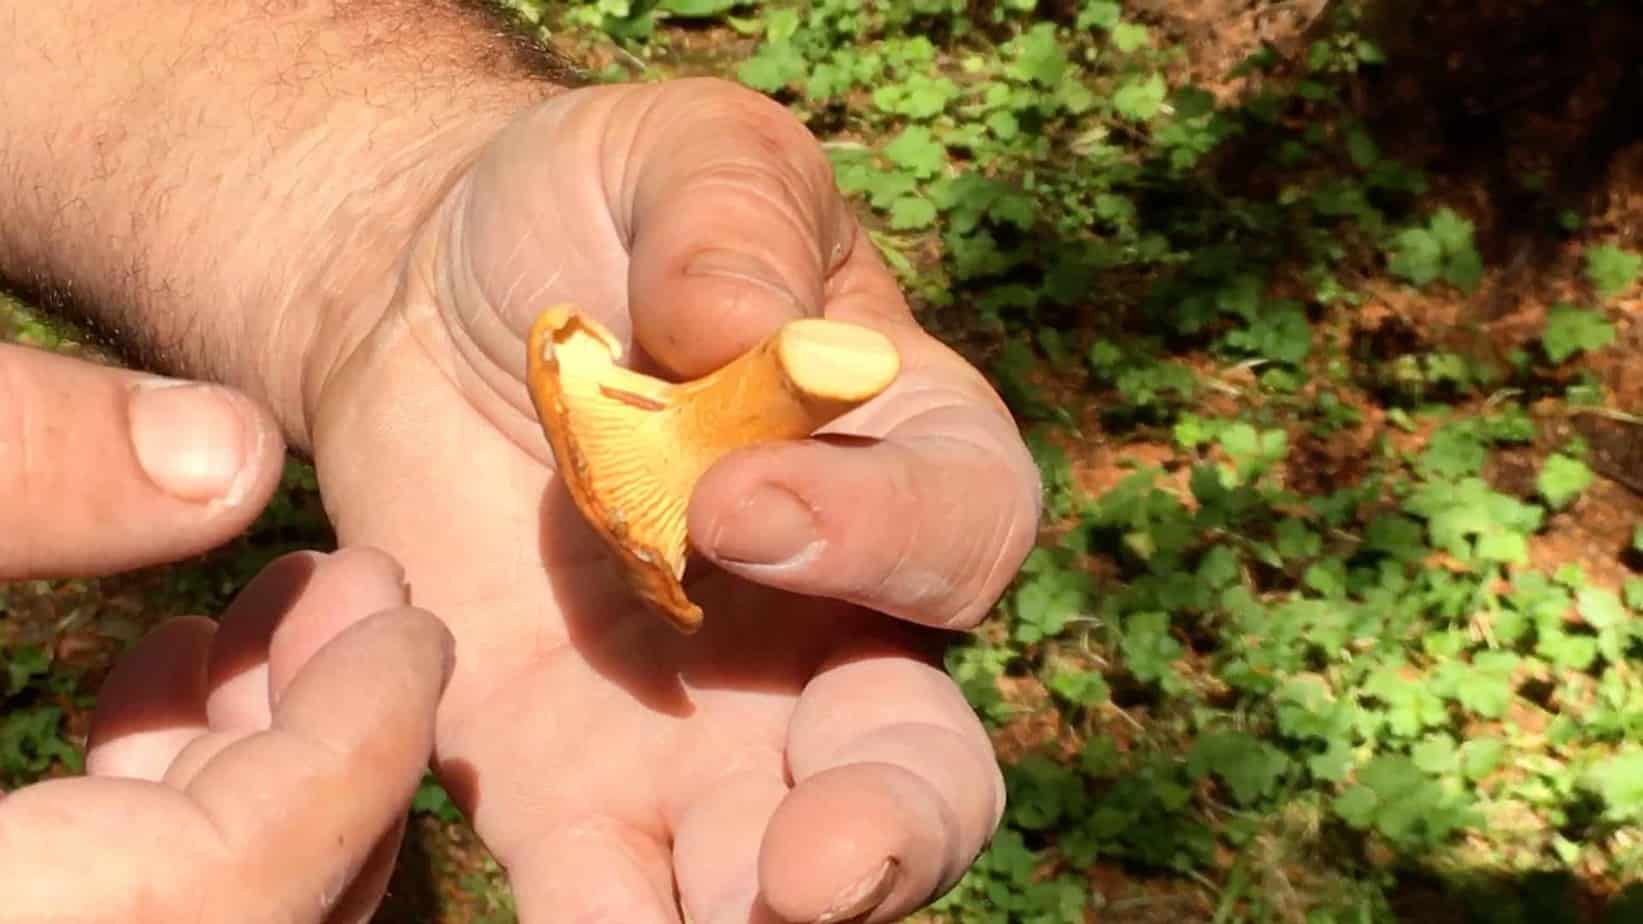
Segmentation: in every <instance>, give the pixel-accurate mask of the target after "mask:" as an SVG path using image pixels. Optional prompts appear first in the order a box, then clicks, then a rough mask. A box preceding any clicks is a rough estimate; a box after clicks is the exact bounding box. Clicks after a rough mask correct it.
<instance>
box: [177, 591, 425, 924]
mask: <svg viewBox="0 0 1643 924" xmlns="http://www.w3.org/2000/svg"><path fill="white" fill-rule="evenodd" d="M452 646H453V642H452V639H451V636H450V633H449V632H447V631H446V630H445V628H444V626H443V625H442V624H441V623H440V622H439V621H438V620H437V619H435V618H434V617H433V616H431V615H430V614H428V613H425V612H423V611H420V610H413V609H409V608H402V609H397V610H390V611H387V612H383V613H379V614H377V615H375V616H371V617H369V618H366V619H364V620H361V621H359V622H357V623H355V624H354V625H352V626H350V627H348V628H347V629H345V630H343V631H342V633H341V634H340V635H338V636H337V637H336V638H335V639H333V640H332V641H331V642H330V643H329V644H327V645H326V646H325V647H324V648H322V649H321V650H320V651H319V652H318V653H317V654H315V655H314V656H313V657H312V658H311V659H310V660H309V661H308V663H307V664H306V665H305V666H304V667H303V668H302V669H301V670H300V671H299V672H298V674H297V676H296V677H295V678H294V679H293V681H292V682H291V684H290V686H289V687H288V688H287V689H286V690H285V695H284V697H283V698H282V699H281V700H280V702H279V703H278V705H276V706H275V708H274V713H273V723H272V727H271V728H270V730H269V731H267V732H263V733H259V734H254V735H251V736H249V737H246V738H244V739H243V740H240V741H238V742H236V743H234V744H233V745H231V746H229V747H227V748H225V749H223V750H222V751H220V752H219V753H218V754H217V755H216V756H215V758H214V759H213V760H211V762H210V763H209V764H208V765H207V766H205V767H204V768H203V769H202V770H201V771H200V772H199V773H198V774H197V775H196V776H195V777H194V778H193V779H192V780H191V781H190V782H189V783H188V785H187V788H186V790H185V791H186V792H187V794H188V795H189V796H190V797H191V798H192V799H193V800H194V801H195V802H196V803H197V804H198V805H199V806H200V808H201V809H202V810H203V811H204V812H205V813H206V814H207V815H208V816H210V817H211V819H212V821H213V823H214V825H215V827H216V829H217V830H218V831H220V832H221V835H222V838H223V840H224V842H225V844H226V846H227V847H228V849H229V852H230V855H241V856H247V857H252V858H262V859H260V860H257V859H253V860H251V861H248V862H246V863H245V864H244V866H243V868H242V869H241V870H240V872H241V874H242V875H244V876H245V877H247V881H245V882H243V883H240V885H241V886H243V887H244V889H245V894H249V895H255V896H260V897H261V900H262V901H266V902H272V903H274V906H275V907H283V908H297V907H311V905H312V903H313V902H314V901H315V900H317V899H319V898H320V897H324V898H325V899H326V900H328V901H335V900H336V899H337V898H338V896H339V895H340V894H341V893H342V892H343V890H342V889H341V888H339V885H341V884H343V883H346V882H348V881H350V880H351V879H352V878H353V876H354V874H355V873H357V872H358V870H359V869H360V868H361V867H362V866H364V864H365V863H366V861H367V859H368V858H369V857H370V855H371V853H372V852H373V851H374V850H375V849H376V845H377V844H378V843H379V842H380V841H381V840H382V838H383V837H384V836H385V835H389V834H391V833H392V832H393V831H394V830H395V829H396V825H397V823H398V821H399V819H400V818H401V816H402V815H403V813H404V811H405V808H406V806H407V805H408V803H409V801H410V798H411V795H412V793H413V792H414V791H415V789H416V786H417V783H418V782H419V781H420V779H421V776H422V772H423V769H424V768H425V767H426V765H427V761H428V758H429V756H430V754H431V752H432V749H433V733H434V728H433V726H434V711H435V708H436V707H437V705H438V701H439V696H440V693H441V691H442V690H443V688H444V684H445V682H446V680H447V679H448V677H449V674H450V669H451V666H452V660H453V647H452ZM248 792H255V793H257V794H258V795H257V798H247V797H246V796H247V793H248ZM291 857H306V858H311V861H312V862H309V863H306V864H303V863H292V862H291V861H290V859H289V858H291ZM275 858H283V859H280V860H279V862H273V861H274V860H275ZM339 870H341V871H343V872H342V874H341V875H340V876H339V872H338V871H339Z"/></svg>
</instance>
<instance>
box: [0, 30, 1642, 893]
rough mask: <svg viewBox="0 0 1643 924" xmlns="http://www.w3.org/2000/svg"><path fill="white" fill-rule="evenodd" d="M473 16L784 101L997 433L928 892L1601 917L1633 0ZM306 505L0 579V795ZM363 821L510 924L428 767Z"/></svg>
mask: <svg viewBox="0 0 1643 924" xmlns="http://www.w3.org/2000/svg"><path fill="white" fill-rule="evenodd" d="M507 5H508V6H510V7H511V8H512V9H513V10H514V11H515V12H517V13H519V14H520V15H522V16H523V17H524V18H525V19H526V20H527V21H528V22H530V23H531V25H530V27H529V28H530V29H531V30H533V31H535V32H536V33H537V34H538V35H539V36H542V37H548V38H552V39H553V40H554V41H557V42H558V43H560V45H561V46H562V47H564V48H565V49H567V50H568V51H570V52H572V53H573V54H574V55H575V56H576V57H577V58H578V59H579V60H580V61H582V62H584V63H585V64H586V65H587V66H588V67H589V68H590V70H592V71H593V72H594V73H596V74H597V75H598V76H599V77H600V78H602V79H645V80H649V79H662V78H666V77H669V76H675V75H685V74H712V75H717V76H724V77H728V78H732V79H740V80H743V81H744V82H747V83H749V84H750V85H752V86H755V87H757V88H758V89H761V90H764V91H766V92H770V93H772V94H773V95H775V96H776V97H777V98H778V99H781V100H783V101H784V102H786V103H788V104H789V105H790V107H791V108H793V110H794V111H795V113H797V114H798V115H800V117H802V118H804V119H805V120H806V121H807V122H808V123H809V124H810V125H811V127H812V129H813V130H814V131H816V133H817V134H818V136H819V137H821V138H822V139H823V141H824V142H825V143H826V144H827V145H828V147H829V150H830V152H831V153H832V154H833V155H834V157H835V167H836V169H837V171H838V174H839V177H840V181H841V184H842V185H843V186H844V187H845V188H846V189H847V191H849V192H850V194H851V195H852V196H853V197H855V198H856V200H857V201H858V203H859V204H860V207H861V210H862V214H863V215H864V217H865V218H866V219H867V220H868V221H869V222H870V224H871V226H872V227H873V228H874V229H875V238H876V240H877V241H878V243H879V244H880V247H881V249H882V250H883V251H884V252H885V253H886V255H887V257H889V258H890V260H891V262H892V263H893V264H894V265H895V266H896V267H897V269H898V271H899V272H900V273H901V274H902V277H903V279H904V282H905V284H906V286H907V289H908V291H909V293H910V294H911V296H912V298H913V300H914V303H915V306H916V308H917V309H918V310H919V312H920V314H921V317H922V318H923V319H924V321H925V322H926V323H927V324H928V325H929V326H930V327H931V328H932V329H933V330H935V331H936V332H937V333H938V334H939V335H940V336H942V337H943V338H944V339H945V340H947V341H948V342H950V343H951V344H953V345H954V346H955V347H956V348H958V349H960V350H961V351H962V352H964V353H965V355H966V356H968V357H969V358H970V359H971V360H972V361H973V362H975V363H976V364H977V365H978V366H979V367H981V368H983V369H985V370H987V371H988V373H989V374H990V375H991V376H992V377H993V380H994V381H995V383H997V385H998V387H999V388H1000V390H1001V391H1002V392H1003V393H1004V394H1005V395H1006V397H1007V399H1008V400H1009V401H1010V402H1011V405H1012V407H1013V408H1014V409H1015V410H1016V412H1017V415H1018V418H1019V420H1020V421H1021V424H1022V427H1023V430H1024V432H1026V433H1027V435H1028V438H1029V442H1030V444H1031V445H1032V446H1033V448H1034V451H1035V456H1036V457H1037V458H1038V460H1039V464H1040V467H1041V470H1042V472H1043V473H1044V477H1045V485H1046V503H1047V510H1048V513H1049V516H1048V517H1047V520H1046V523H1045V529H1044V535H1043V541H1042V543H1041V548H1040V550H1039V552H1037V553H1035V555H1034V557H1033V559H1032V560H1030V561H1029V563H1028V566H1027V568H1026V569H1025V570H1024V572H1023V574H1022V577H1021V579H1020V580H1019V581H1018V582H1017V585H1016V587H1015V588H1014V589H1013V590H1012V592H1011V593H1010V595H1009V596H1008V597H1007V598H1006V600H1004V601H1003V602H1002V603H1001V605H1000V607H999V611H998V614H997V618H996V619H995V620H993V621H992V623H991V624H990V625H989V626H988V627H987V628H986V629H985V630H983V631H982V632H979V633H978V634H977V635H976V637H975V638H974V639H971V640H969V641H967V642H966V643H964V644H962V645H960V646H958V647H956V648H955V649H954V651H953V653H952V655H951V657H950V659H949V663H948V667H949V670H950V671H951V672H952V673H953V675H954V677H955V678H956V679H958V681H959V682H960V684H961V685H962V686H963V687H964V689H965V692H966V694H967V695H968V696H969V697H970V699H971V701H972V704H973V705H974V706H975V707H976V709H977V711H978V713H980V714H981V715H982V716H983V718H984V719H985V720H986V721H987V723H988V725H989V728H990V729H991V731H992V734H993V736H994V741H995V744H996V746H997V748H998V751H999V754H1000V757H1001V761H1002V762H1003V763H1004V765H1005V768H1006V775H1007V779H1008V781H1009V784H1010V795H1011V808H1010V812H1009V814H1008V816H1007V817H1006V819H1005V824H1004V827H1003V829H1002V830H1001V832H1000V835H999V837H998V838H997V839H996V840H995V842H994V844H993V845H992V846H991V847H990V849H989V850H988V852H987V853H986V854H984V855H983V857H982V858H981V860H980V861H979V862H978V864H977V866H976V868H975V870H974V871H972V873H971V875H970V876H969V877H967V879H966V880H965V882H964V883H962V884H961V885H960V887H959V888H957V889H955V890H954V892H953V893H951V894H950V895H948V896H947V897H945V898H944V899H943V900H942V902H941V903H939V904H938V906H937V908H936V909H935V910H934V912H932V917H933V918H936V919H940V920H951V921H955V922H1006V921H1023V922H1056V924H1061V922H1065V924H1072V922H1079V924H1082V922H1085V921H1103V922H1120V924H1151V922H1162V921H1171V922H1214V924H1236V922H1249V924H1266V922H1275V924H1335V922H1340V924H1345V922H1357V924H1367V922H1371V921H1375V922H1380V921H1407V922H1418V924H1426V922H1432V924H1448V922H1457V924H1459V922H1467V924H1471V922H1478V924H1484V922H1487V924H1495V922H1501V924H1505V922H1516V921H1524V922H1529V921H1534V922H1541V921H1548V922H1550V921H1556V922H1569V924H1597V922H1605V924H1607V922H1616V924H1618V922H1621V921H1631V920H1637V919H1640V915H1643V782H1639V781H1640V780H1643V672H1640V671H1639V670H1638V666H1639V664H1640V663H1643V662H1639V660H1638V658H1639V654H1640V653H1643V621H1640V620H1639V618H1638V617H1639V614H1640V613H1643V289H1640V287H1639V285H1638V282H1639V279H1640V277H1643V257H1640V256H1639V252H1640V251H1643V124H1639V122H1638V117H1636V116H1635V113H1636V112H1638V111H1639V104H1640V103H1643V96H1640V95H1639V92H1638V84H1639V81H1640V80H1643V78H1640V77H1639V75H1638V74H1637V73H1634V71H1635V70H1636V66H1635V62H1634V61H1633V57H1634V56H1633V55H1632V54H1631V52H1630V50H1629V49H1631V48H1635V47H1638V46H1637V45H1636V44H1635V43H1633V42H1634V40H1636V39H1638V38H1639V37H1640V36H1643V26H1640V25H1639V15H1638V14H1635V13H1633V12H1631V11H1629V10H1625V9H1621V8H1620V7H1621V6H1622V5H1619V4H1608V5H1599V6H1598V7H1596V8H1594V9H1580V10H1574V9H1566V8H1564V6H1563V5H1559V4H1552V3H1533V2H1518V3H1513V2H1483V3H1476V2H1473V3H1465V4H1462V3H1451V2H1436V3H1429V4H1423V5H1418V11H1412V8H1414V7H1416V6H1417V5H1414V4H1408V3H1400V2H1396V0H1387V2H1384V3H1380V4H1369V5H1368V8H1367V10H1366V11H1365V12H1364V13H1363V14H1362V15H1355V14H1354V15H1347V13H1349V12H1351V11H1346V12H1343V10H1344V9H1345V8H1346V7H1347V6H1348V4H1345V3H1326V2H1324V0H1288V2H1272V0H1201V2H1172V0H1130V2H1124V3H1117V2H1110V0H1108V2H1103V0H1084V2H1074V0H1063V2H1052V3H1044V4H1040V5H1038V7H1037V8H1036V9H1035V8H1034V5H1033V4H1025V5H1023V4H1020V3H1013V4H1012V3H1000V4H996V5H993V4H980V5H977V4H970V5H965V4H951V3H929V4H913V5H907V6H908V8H909V9H912V8H913V7H917V9H918V10H920V12H918V13H917V14H914V13H911V12H908V13H896V12H895V11H894V10H889V9H888V8H886V9H881V10H878V11H876V12H874V13H872V14H868V13H857V12H853V11H855V10H856V7H857V5H855V4H851V3H849V2H846V0H817V2H815V3H812V4H809V5H808V6H807V7H806V9H808V10H809V13H808V14H806V15H802V16H801V15H799V14H798V13H797V12H796V10H797V9H798V8H791V11H790V8H789V7H788V6H786V5H784V4H770V5H764V6H744V5H734V4H729V3H718V2H687V0H676V2H671V3H669V2H664V3H662V4H660V5H659V6H657V5H654V4H638V3H635V4H631V5H628V4H612V3H603V2H602V3H582V4H570V5H569V6H568V7H566V8H565V9H564V10H562V11H559V12H557V13H555V14H554V15H551V16H550V15H548V14H546V13H544V12H543V11H542V7H543V5H542V4H537V3H530V2H513V3H509V4H507ZM1569 6H1574V5H1569ZM897 9H899V7H898V8H897ZM669 10H671V11H674V12H673V15H672V16H667V15H663V13H665V12H666V11H669ZM1410 17H1415V19H1411V18H1410ZM1628 43H1633V44H1628ZM1079 87H1082V88H1084V89H1083V90H1080V89H1077V88H1079ZM0 338H4V339H8V340H20V341H23V342H28V343H33V344H35V345H39V346H43V347H47V348H55V349H62V350H68V351H83V352H85V353H86V354H87V355H91V356H96V355H97V354H96V353H95V351H94V349H93V348H91V347H87V346H85V345H84V344H83V343H81V342H79V341H78V340H76V339H75V338H74V336H73V335H72V333H69V332H67V331H65V330H64V329H62V328H61V327H60V326H57V325H54V324H51V323H47V322H44V321H42V320H41V319H39V318H38V317H36V316H35V315H33V314H31V313H30V312H29V311H28V310H27V309H25V308H23V307H22V306H20V305H14V304H13V305H8V304H7V303H5V302H3V301H0ZM331 541H332V540H331V537H330V534H329V531H328V527H327V524H326V522H325V519H324V516H323V513H322V512H321V510H320V509H319V506H318V502H317V498H316V495H315V488H314V483H313V480H312V473H311V472H310V471H309V470H307V469H306V468H305V467H303V466H300V465H297V464H295V463H293V465H292V466H291V467H290V470H289V472H288V478H287V485H286V488H285V489H284V490H282V492H281V493H280V495H279V497H278V499H277V500H276V503H275V505H274V506H273V507H272V508H271V509H270V511H269V512H268V513H267V514H265V515H264V517H263V518H262V520H260V521H259V523H258V524H257V526H256V527H254V528H253V529H252V530H251V531H250V532H249V533H248V534H247V535H246V536H244V537H242V538H241V539H239V540H237V541H236V542H234V543H233V544H231V545H230V546H228V547H225V548H224V549H221V550H219V551H217V552H214V553H212V554H211V555H208V556H205V557H203V558H202V559H199V560H197V561H193V562H188V563H184V564H181V565H178V566H175V567H171V568H161V569H153V570H150V571H146V572H141V573H137V574H132V575H126V576H121V577H118V578H112V579H107V580H102V581H68V582H51V583H45V582H35V583H27V584H15V585H10V586H4V585H0V657H3V658H5V659H6V662H7V664H8V666H9V668H10V670H9V676H10V678H11V680H10V685H9V686H8V687H7V688H6V691H5V697H4V702H3V705H4V706H5V709H6V712H5V714H4V716H0V785H6V786H13V785H18V784H19V783H22V782H26V781H27V780H30V779H35V778H39V777H40V776H44V775H50V774H55V773H64V772H72V771H73V770H75V769H76V768H77V764H76V760H77V757H76V754H77V749H78V748H79V747H80V745H81V743H82V742H83V741H84V733H85V725H86V716H87V710H88V708H89V706H90V704H91V693H92V691H94V690H95V689H96V686H97V682H98V680H99V678H100V677H101V675H102V673H103V672H105V671H106V670H107V667H108V665H109V663H110V662H111V660H112V659H113V658H114V657H116V656H117V654H118V652H119V651H120V650H122V649H123V647H124V646H125V645H127V644H129V643H130V641H131V640H133V639H135V638H136V637H138V636H139V635H140V634H141V633H142V632H143V631H144V630H145V629H146V628H147V627H149V626H151V625H153V624H155V623H157V622H159V621H161V620H164V619H166V618H169V617H171V616H173V615H177V614H181V613H211V612H216V611H217V610H218V609H220V607H221V606H222V604H223V603H224V602H225V601H226V600H227V599H228V598H229V597H231V596H232V594H233V592H234V591H235V590H236V589H237V588H238V587H239V586H241V585H242V584H243V582H244V581H245V580H246V579H247V578H248V577H249V576H250V575H251V574H253V573H255V571H256V570H257V568H259V567H260V566H261V565H262V564H263V563H264V562H266V561H267V560H269V559H270V558H272V557H273V556H275V555H277V554H279V553H281V552H283V551H285V550H286V549H289V548H297V547H304V546H315V547H322V548H323V547H327V546H328V544H329V543H330V542H331ZM401 859H402V862H401V865H400V868H399V871H398V873H397V874H396V876H395V879H394V881H393V885H392V887H391V889H390V895H389V897H388V900H387V903H386V904H385V906H384V908H383V911H382V913H381V914H380V915H379V918H378V919H379V920H380V921H383V922H393V924H400V922H406V924H409V922H424V921H427V922H439V924H481V922H484V924H491V922H497V924H499V922H503V921H508V920H512V910H511V902H510V900H509V897H508V893H507V889H506V886H505V885H504V882H503V878H502V876H501V873H500V871H499V870H498V869H497V868H496V865H495V864H494V863H493V862H492V861H491V860H490V858H489V857H488V855H487V854H486V853H485V851H484V849H483V848H482V846H480V845H479V844H478V843H477V841H476V840H475V839H474V837H473V835H472V832H471V830H470V829H469V828H468V827H467V825H466V824H465V823H464V822H463V821H462V820H461V819H460V818H459V817H457V816H456V815H455V813H454V812H453V811H452V810H451V808H450V805H449V803H448V802H447V801H445V800H444V799H443V796H442V793H441V792H440V791H439V790H438V788H437V787H436V786H433V785H432V784H431V783H430V784H428V785H427V786H425V787H424V790H423V792H422V793H421V794H419V800H418V805H417V808H416V810H415V811H414V813H413V824H412V826H411V829H410V835H409V836H408V838H407V841H406V846H405V848H404V850H403V852H402V858H401Z"/></svg>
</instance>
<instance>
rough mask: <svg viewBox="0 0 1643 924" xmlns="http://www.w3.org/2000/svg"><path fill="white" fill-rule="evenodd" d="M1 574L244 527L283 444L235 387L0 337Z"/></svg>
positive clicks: (139, 555)
mask: <svg viewBox="0 0 1643 924" xmlns="http://www.w3.org/2000/svg"><path fill="white" fill-rule="evenodd" d="M0 388H3V392H0V579H16V578H54V577H70V576H74V577H93V576H98V575H102V574H109V573H113V572H116V571H124V570H129V569H132V568H139V567H145V566H148V565H153V564H158V563H161V562H166V561H175V560H177V559H180V558H186V557H188V556H190V555H195V554H198V553H200V552H203V551H205V550H207V549H210V548H212V547H213V546H216V545H219V544H221V543H223V542H225V541H227V540H228V539H229V538H231V537H232V536H234V535H235V534H236V533H238V532H239V531H240V530H242V529H244V528H245V527H246V525H247V524H249V523H250V522H251V521H252V520H253V519H254V518H255V517H256V516H257V514H258V513H259V512H260V511H261V510H262V508H263V506H264V505H265V504H266V503H267V502H268V498H269V497H270V496H271V495H272V494H273V491H274V488H275V486H276V485H277V484H278V482H279V474H280V466H281V463H282V461H283V459H284V452H285V444H284V441H283V440H282V439H281V437H280V435H279V431H278V429H277V428H276V427H275V424H274V421H273V419H272V417H270V415H269V414H268V412H267V411H265V410H263V409H262V408H260V407H259V406H258V405H256V404H253V403H252V402H251V401H250V400H249V399H247V398H246V397H244V396H243V395H240V394H238V393H236V392H233V391H230V390H228V389H225V388H219V387H216V386H211V385H202V384H196V383H190V382H179V381H173V380H170V379H161V378H157V377H155V376H151V375H145V374H142V373H138V372H132V371H130V370H126V369H119V368H114V367H108V366H101V365H97V364H94V363H91V362H86V361H82V360H78V359H71V358H69V357H65V356H59V355H57V354H54V353H48V352H45V351H42V350H36V349H32V348H28V347H21V346H15V345H10V344H0Z"/></svg>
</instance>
